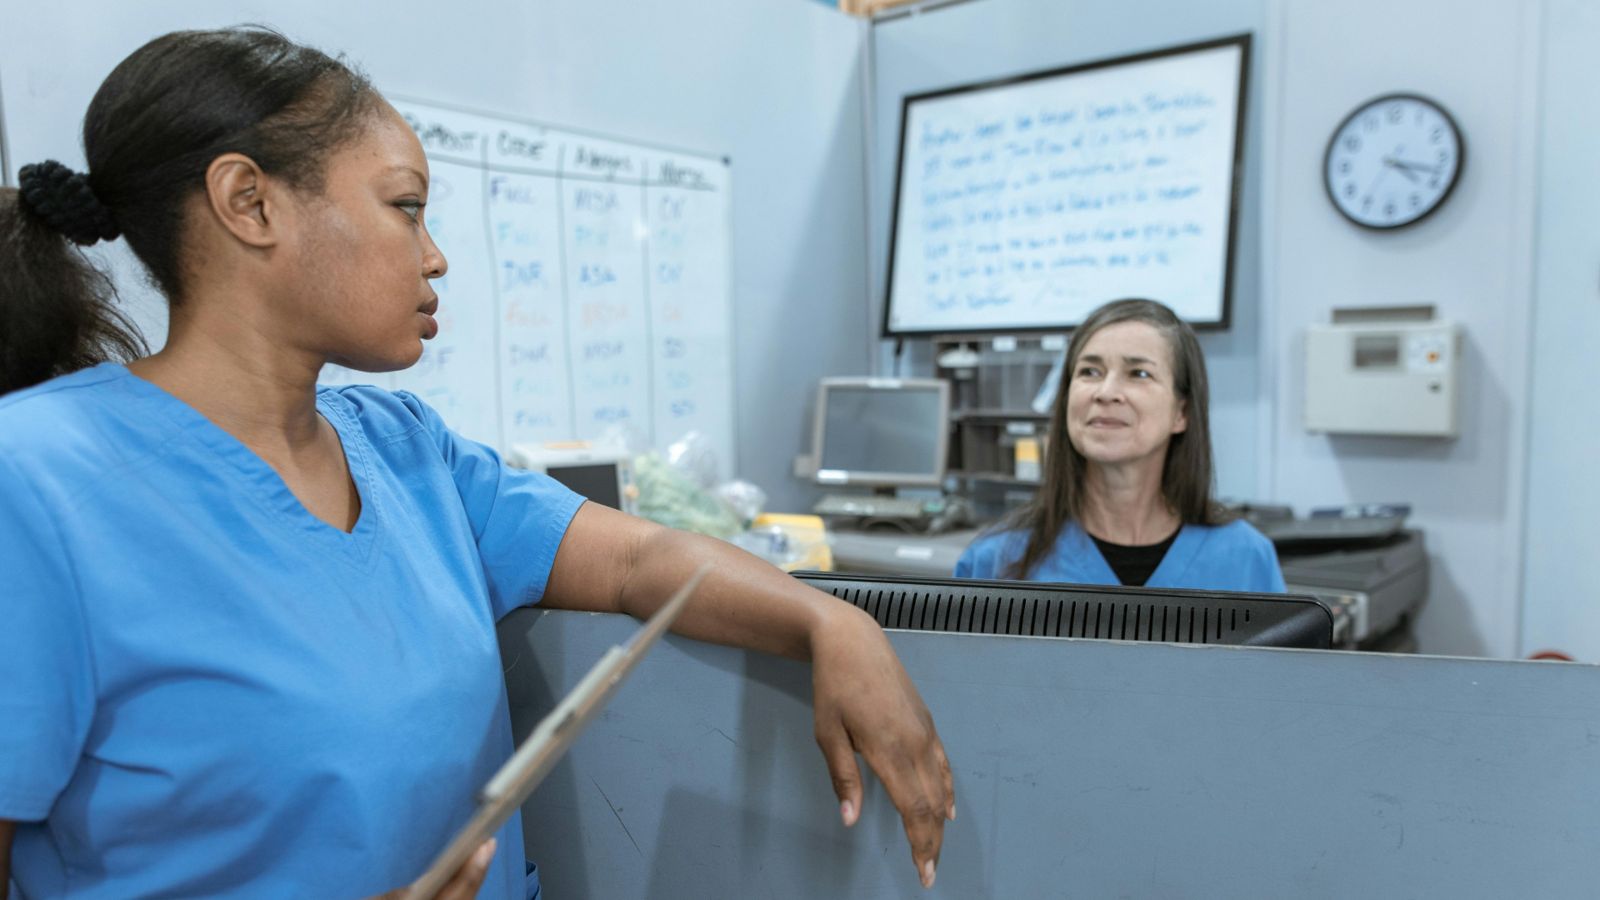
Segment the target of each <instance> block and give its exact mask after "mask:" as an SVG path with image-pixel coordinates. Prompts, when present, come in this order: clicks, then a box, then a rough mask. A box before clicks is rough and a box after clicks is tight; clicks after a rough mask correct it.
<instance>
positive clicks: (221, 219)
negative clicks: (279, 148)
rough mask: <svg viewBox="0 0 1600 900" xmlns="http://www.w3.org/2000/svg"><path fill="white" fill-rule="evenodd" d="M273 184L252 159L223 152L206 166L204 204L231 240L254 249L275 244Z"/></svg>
mask: <svg viewBox="0 0 1600 900" xmlns="http://www.w3.org/2000/svg"><path fill="white" fill-rule="evenodd" d="M274 186H275V183H274V182H272V180H271V179H269V178H268V177H267V174H266V173H265V172H263V171H261V167H260V166H258V165H256V161H255V160H253V159H251V158H250V157H248V156H245V155H244V154H242V153H224V154H222V155H221V156H219V157H217V158H216V159H214V160H212V161H211V165H209V166H207V167H206V207H207V209H208V210H209V211H210V213H211V217H212V219H213V220H215V221H216V223H217V224H218V225H221V226H222V228H223V229H224V230H226V231H227V232H228V233H229V234H231V235H232V236H233V237H234V238H235V239H237V240H239V241H240V242H242V243H244V244H247V245H249V246H251V247H255V248H258V249H265V248H267V247H271V246H274V245H276V244H277V243H278V241H279V238H280V235H278V234H277V233H276V229H275V226H276V225H278V221H277V220H278V217H277V208H276V201H277V198H276V196H274V195H273V191H272V188H273V187H274Z"/></svg>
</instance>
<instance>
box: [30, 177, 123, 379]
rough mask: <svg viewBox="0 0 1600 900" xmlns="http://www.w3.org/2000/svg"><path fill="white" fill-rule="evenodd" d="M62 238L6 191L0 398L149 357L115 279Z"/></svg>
mask: <svg viewBox="0 0 1600 900" xmlns="http://www.w3.org/2000/svg"><path fill="white" fill-rule="evenodd" d="M27 168H30V169H31V168H32V167H31V166H30V167H27ZM29 174H30V175H32V174H33V173H31V172H30V173H29ZM29 180H31V179H29ZM62 233H63V232H62V231H60V230H57V228H55V227H52V226H51V225H50V224H48V223H47V222H46V220H45V219H44V218H43V217H42V216H40V215H38V214H35V213H34V212H33V211H32V210H31V209H28V208H25V207H24V204H23V200H22V194H21V192H20V191H18V190H15V189H13V188H0V394H6V393H10V392H11V391H14V390H18V389H21V388H25V387H28V386H29V385H33V384H38V383H39V382H41V381H45V380H47V379H50V378H54V377H55V376H57V375H63V374H65V373H67V372H73V371H77V370H78V369H82V368H86V367H88V366H92V365H95V364H96V363H100V362H104V361H106V360H108V359H133V358H134V357H137V356H142V355H144V354H145V353H146V352H148V351H147V349H146V347H145V343H144V338H143V337H141V336H140V335H139V332H138V330H137V329H135V328H134V327H133V324H132V323H131V322H129V321H128V320H127V318H126V317H125V316H123V314H122V313H121V311H119V310H118V309H117V308H116V306H115V301H116V291H115V290H113V288H112V286H111V279H109V278H107V277H106V276H105V273H103V272H101V271H100V270H99V269H97V268H95V267H94V266H93V265H92V264H91V263H90V262H89V260H88V259H87V258H85V257H84V255H83V251H81V250H79V249H78V248H77V247H75V246H73V245H71V244H69V243H67V241H66V240H63V239H62Z"/></svg>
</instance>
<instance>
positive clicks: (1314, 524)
mask: <svg viewBox="0 0 1600 900" xmlns="http://www.w3.org/2000/svg"><path fill="white" fill-rule="evenodd" d="M1405 521H1406V520H1405V519H1404V518H1401V517H1399V516H1359V517H1347V518H1333V517H1328V518H1315V519H1276V520H1267V521H1262V522H1257V523H1256V528H1257V529H1259V530H1260V531H1261V533H1262V534H1264V535H1266V536H1267V538H1268V539H1270V540H1271V541H1272V542H1273V543H1274V544H1296V543H1324V542H1326V543H1340V542H1356V543H1360V542H1367V541H1381V540H1383V539H1385V538H1389V537H1393V536H1394V535H1395V534H1398V533H1399V531H1400V529H1401V528H1403V527H1405Z"/></svg>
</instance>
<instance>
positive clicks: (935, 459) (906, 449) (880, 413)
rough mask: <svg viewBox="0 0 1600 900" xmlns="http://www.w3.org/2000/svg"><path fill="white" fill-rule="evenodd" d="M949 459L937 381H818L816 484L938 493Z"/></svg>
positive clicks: (946, 414) (943, 398) (942, 388)
mask: <svg viewBox="0 0 1600 900" xmlns="http://www.w3.org/2000/svg"><path fill="white" fill-rule="evenodd" d="M949 452H950V383H949V382H947V381H945V380H944V379H942V378H824V379H822V380H821V381H820V382H819V383H818V386H817V413H816V421H815V427H814V428H813V430H812V445H811V453H812V457H811V458H812V459H813V460H814V461H815V465H816V475H815V478H816V481H817V483H818V484H825V485H847V484H857V485H866V486H874V487H939V486H941V485H942V484H943V483H944V476H945V463H946V460H947V459H948V456H949Z"/></svg>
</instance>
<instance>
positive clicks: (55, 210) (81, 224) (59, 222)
mask: <svg viewBox="0 0 1600 900" xmlns="http://www.w3.org/2000/svg"><path fill="white" fill-rule="evenodd" d="M18 176H19V177H18V185H19V188H20V193H21V195H22V204H23V206H25V207H27V208H28V209H29V210H30V211H32V213H33V214H34V215H35V216H38V217H39V218H40V219H41V220H43V221H44V223H45V224H46V225H49V226H50V227H51V228H54V229H55V230H56V231H59V232H61V233H62V234H63V235H66V238H67V240H69V241H72V242H73V243H75V244H81V245H83V246H85V247H87V246H89V245H91V244H94V243H95V242H97V241H109V240H113V239H115V238H116V237H117V236H118V235H120V234H122V231H121V229H119V228H117V222H116V219H114V218H112V216H111V210H109V209H107V208H106V206H105V204H103V203H101V202H100V198H98V197H96V196H95V195H94V190H93V189H91V188H90V187H89V176H87V175H83V174H80V173H78V172H74V171H72V170H71V169H69V168H67V167H66V166H64V165H62V164H61V163H59V162H56V161H55V160H53V159H50V160H46V161H44V162H42V163H34V164H33V165H28V166H23V167H22V171H21V172H19V173H18Z"/></svg>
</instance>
